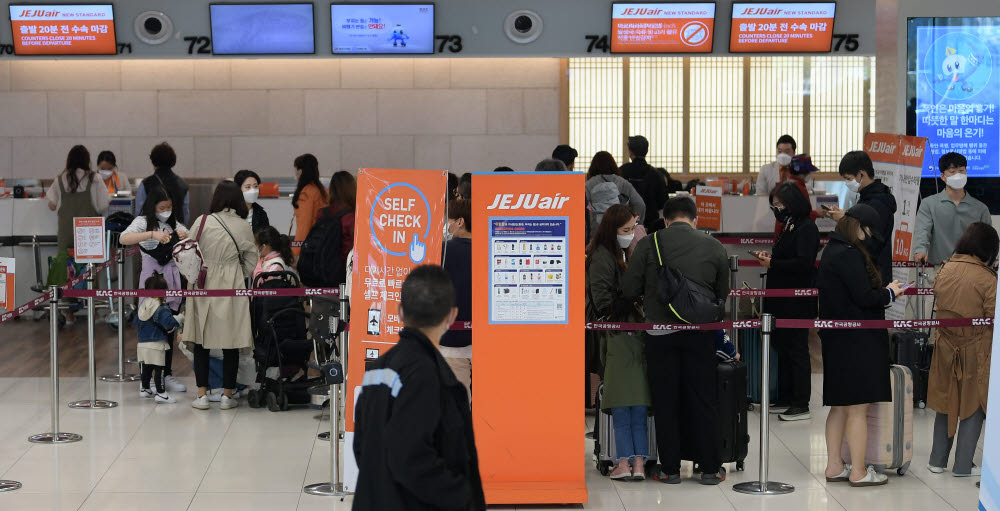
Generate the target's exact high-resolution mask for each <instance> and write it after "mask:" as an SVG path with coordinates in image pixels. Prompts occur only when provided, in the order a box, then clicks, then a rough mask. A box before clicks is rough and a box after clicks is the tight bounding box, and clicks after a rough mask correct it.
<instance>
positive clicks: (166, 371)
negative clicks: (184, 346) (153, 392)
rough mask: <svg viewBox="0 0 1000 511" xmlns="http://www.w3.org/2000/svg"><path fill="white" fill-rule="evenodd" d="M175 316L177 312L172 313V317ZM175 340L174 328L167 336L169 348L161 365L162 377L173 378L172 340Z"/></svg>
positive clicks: (175, 331)
mask: <svg viewBox="0 0 1000 511" xmlns="http://www.w3.org/2000/svg"><path fill="white" fill-rule="evenodd" d="M176 314H177V312H176V311H174V315H176ZM175 339H177V329H176V328H175V329H173V330H171V331H170V332H169V333H168V334H167V344H169V345H170V348H168V349H167V359H166V360H165V361H164V364H163V376H173V374H174V370H173V367H174V340H175Z"/></svg>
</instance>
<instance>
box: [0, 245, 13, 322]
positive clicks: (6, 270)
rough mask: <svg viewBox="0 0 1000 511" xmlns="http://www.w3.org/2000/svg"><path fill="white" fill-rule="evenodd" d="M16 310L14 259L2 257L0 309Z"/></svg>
mask: <svg viewBox="0 0 1000 511" xmlns="http://www.w3.org/2000/svg"><path fill="white" fill-rule="evenodd" d="M13 308H14V258H13V257H0V309H3V310H7V311H9V310H12V309H13Z"/></svg>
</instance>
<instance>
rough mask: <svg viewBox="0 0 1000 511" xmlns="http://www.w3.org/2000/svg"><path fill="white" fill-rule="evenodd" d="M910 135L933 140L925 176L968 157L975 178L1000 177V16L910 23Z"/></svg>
mask: <svg viewBox="0 0 1000 511" xmlns="http://www.w3.org/2000/svg"><path fill="white" fill-rule="evenodd" d="M906 53H907V93H908V94H907V95H908V98H907V99H908V101H907V123H906V128H907V132H908V133H909V134H912V135H916V136H919V137H927V139H928V140H927V142H928V143H927V149H928V151H927V152H928V153H929V154H928V157H927V158H925V161H924V170H923V175H924V177H937V175H938V168H937V164H938V159H939V158H940V157H941V156H942V155H944V154H945V153H949V152H957V153H960V154H962V155H963V156H965V158H966V160H968V162H969V164H968V167H966V170H967V171H968V173H969V177H997V176H1000V151H998V150H997V148H1000V126H998V125H1000V17H985V16H984V17H976V18H910V19H909V20H908V23H907V44H906Z"/></svg>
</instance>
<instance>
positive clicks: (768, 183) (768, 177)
mask: <svg viewBox="0 0 1000 511" xmlns="http://www.w3.org/2000/svg"><path fill="white" fill-rule="evenodd" d="M779 184H781V166H780V165H778V162H776V161H772V162H771V163H767V164H764V165H762V166H761V167H760V172H759V173H758V174H757V192H756V195H758V196H762V197H767V196H769V195H771V192H772V191H774V189H775V188H777V187H778V185H779ZM812 187H813V178H812V174H809V175H807V176H806V189H807V190H812Z"/></svg>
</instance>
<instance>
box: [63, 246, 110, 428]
mask: <svg viewBox="0 0 1000 511" xmlns="http://www.w3.org/2000/svg"><path fill="white" fill-rule="evenodd" d="M94 278H95V276H94V264H93V263H89V264H87V290H88V291H93V290H94ZM94 301H95V298H94V297H93V296H89V297H87V351H88V354H89V355H90V360H89V362H90V363H89V368H88V371H87V380H88V382H89V383H90V399H85V400H83V401H74V402H72V403H70V404H69V407H70V408H89V409H91V410H95V409H104V408H114V407H116V406H118V403H116V402H114V401H109V400H106V399H97V353H96V351H97V350H96V347H95V346H94V316H95V315H96V314H95V311H94V309H95V304H94Z"/></svg>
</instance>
